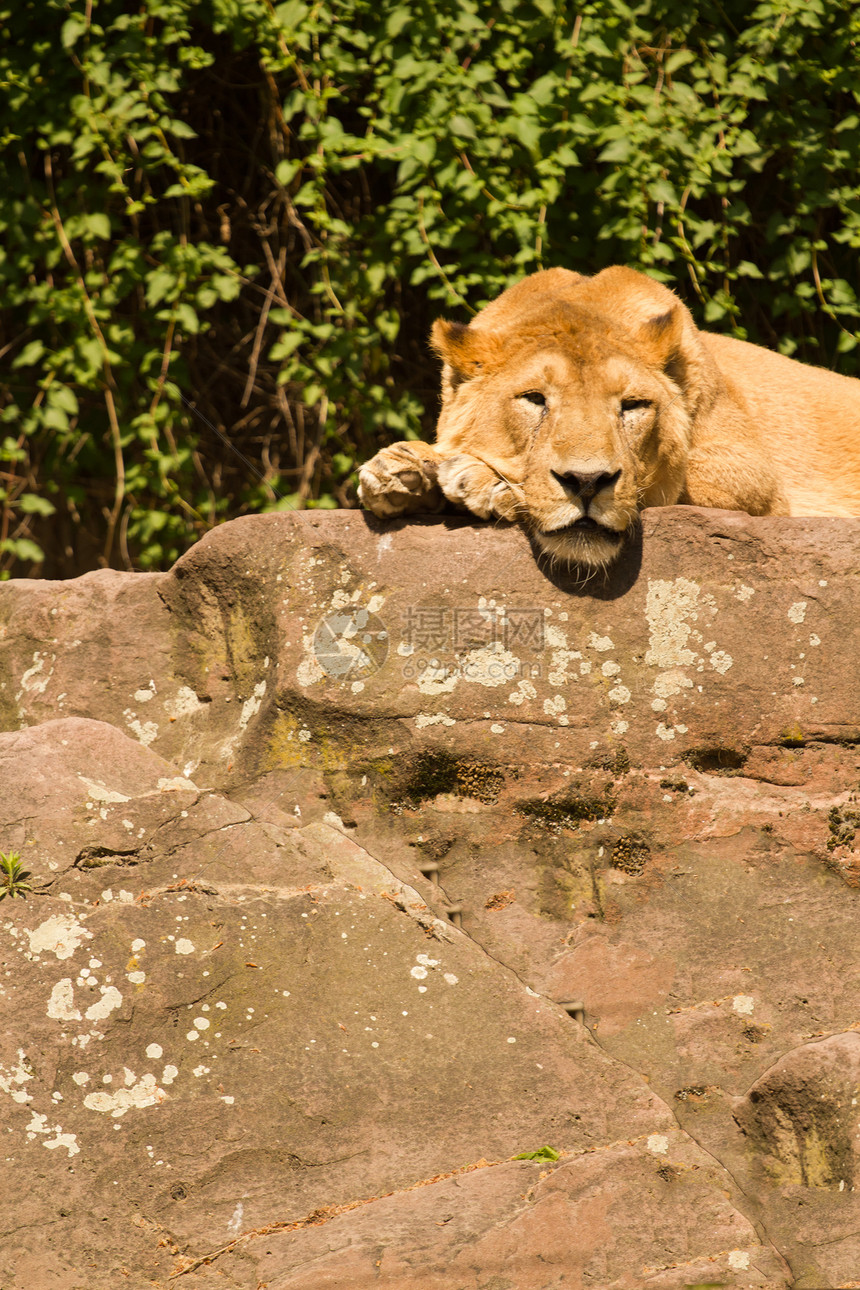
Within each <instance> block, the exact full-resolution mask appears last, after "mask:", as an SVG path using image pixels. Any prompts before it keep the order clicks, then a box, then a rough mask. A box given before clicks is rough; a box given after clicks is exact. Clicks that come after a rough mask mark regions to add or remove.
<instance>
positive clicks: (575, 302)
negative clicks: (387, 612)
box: [359, 267, 860, 567]
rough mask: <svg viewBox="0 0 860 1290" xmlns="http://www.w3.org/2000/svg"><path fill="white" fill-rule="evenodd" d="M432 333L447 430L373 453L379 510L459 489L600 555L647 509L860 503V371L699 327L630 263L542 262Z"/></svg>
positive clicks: (585, 557)
mask: <svg viewBox="0 0 860 1290" xmlns="http://www.w3.org/2000/svg"><path fill="white" fill-rule="evenodd" d="M432 344H433V347H434V348H435V349H436V351H437V352H438V353H439V355H440V356H441V358H442V360H443V372H442V411H441V415H440V417H439V423H438V426H437V430H436V442H435V444H433V445H430V444H424V443H414V442H406V443H400V444H394V445H393V446H392V447H390V448H384V449H382V451H381V452H379V453H377V454H376V456H375V457H374V458H373V459H372V460H371V461H370V462H368V463H367V464H366V465H365V466H363V467H362V469H361V474H360V479H361V483H360V487H359V496H360V499H361V501H362V504H363V505H365V506H366V507H368V508H369V509H370V510H372V511H374V512H375V513H376V514H377V515H381V516H391V515H400V514H405V513H408V512H412V511H417V510H428V509H438V508H439V507H441V506H442V505H444V500H445V498H447V499H448V500H450V501H453V502H456V503H458V504H460V505H462V506H464V507H466V508H467V509H468V510H470V511H472V512H473V513H474V514H476V515H478V516H480V517H481V518H483V519H488V518H490V517H491V516H498V517H501V518H505V519H516V520H519V521H520V522H521V523H523V524H524V525H525V526H526V527H527V529H528V530H529V532H530V533H531V535H532V537H533V539H534V541H535V543H536V545H537V546H538V547H539V548H540V549H541V550H542V551H544V552H546V553H548V554H549V555H551V556H553V557H555V558H558V559H560V560H563V561H566V562H572V563H577V564H583V565H586V566H592V567H595V566H600V565H605V564H607V563H609V562H610V561H611V560H612V559H614V557H615V556H616V555H617V554H618V551H619V550H620V549H621V546H622V543H623V538H624V535H625V534H626V533H627V532H628V531H629V530H630V528H631V527H632V526H633V525H634V524H635V522H636V516H637V514H638V512H639V510H640V509H641V507H643V506H669V505H672V504H673V503H676V502H681V503H688V504H691V505H695V506H716V507H724V508H727V509H730V510H743V511H748V512H749V513H750V514H751V515H834V516H852V515H856V516H860V381H858V380H854V379H852V378H849V377H845V376H837V375H836V374H835V373H833V372H828V371H825V370H823V369H821V368H813V367H807V366H804V365H803V364H801V363H797V362H794V361H793V360H792V359H788V358H784V357H782V356H781V355H779V354H773V353H771V352H770V351H769V350H765V349H761V348H759V347H758V346H755V345H748V344H746V343H745V342H743V341H738V340H732V339H730V338H728V337H725V336H712V335H708V334H707V333H704V332H700V331H698V330H697V329H696V326H695V324H694V323H693V319H692V317H691V316H690V313H689V312H688V310H687V309H686V308H685V307H684V305H682V304H681V302H680V301H679V300H678V298H677V297H676V296H675V295H674V294H673V293H672V292H671V291H670V290H669V289H668V288H667V287H664V286H662V285H661V284H660V283H658V282H655V281H653V280H652V279H651V278H648V277H646V276H645V275H644V274H641V273H637V272H635V271H634V270H633V269H625V268H619V267H616V268H611V269H604V270H603V272H602V273H598V274H597V275H596V277H593V278H587V277H584V276H582V275H581V274H578V273H571V272H569V271H568V270H566V269H548V270H546V271H544V272H542V273H535V274H533V275H532V276H531V277H530V278H525V279H524V280H523V281H522V282H518V283H517V284H516V286H514V287H511V288H510V289H509V290H508V291H505V292H504V293H503V294H502V295H501V296H499V298H498V299H497V300H494V301H493V302H492V303H491V304H489V305H487V307H486V308H485V309H484V310H482V311H481V313H479V314H478V315H477V317H476V318H474V319H473V321H472V322H471V323H470V324H469V326H468V327H464V326H461V325H459V324H456V323H447V322H444V321H442V320H440V321H438V322H437V323H436V324H435V325H434V327H433V332H432Z"/></svg>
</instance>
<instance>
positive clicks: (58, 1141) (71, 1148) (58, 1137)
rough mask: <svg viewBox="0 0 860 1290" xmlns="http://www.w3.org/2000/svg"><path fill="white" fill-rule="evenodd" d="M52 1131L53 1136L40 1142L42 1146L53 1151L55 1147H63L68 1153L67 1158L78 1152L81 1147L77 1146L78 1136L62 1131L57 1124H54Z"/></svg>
mask: <svg viewBox="0 0 860 1290" xmlns="http://www.w3.org/2000/svg"><path fill="white" fill-rule="evenodd" d="M53 1132H54V1137H53V1138H46V1139H45V1141H44V1142H43V1143H42V1146H43V1147H47V1149H48V1150H49V1151H55V1150H56V1148H57V1147H65V1148H66V1151H67V1152H68V1153H69V1158H71V1157H72V1156H77V1155H79V1154H80V1150H81V1149H80V1147H79V1146H78V1136H77V1134H76V1133H63V1131H62V1129H61V1128H60V1126H59V1124H55V1125H54V1130H53Z"/></svg>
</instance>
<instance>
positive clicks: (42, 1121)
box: [0, 508, 860, 1290]
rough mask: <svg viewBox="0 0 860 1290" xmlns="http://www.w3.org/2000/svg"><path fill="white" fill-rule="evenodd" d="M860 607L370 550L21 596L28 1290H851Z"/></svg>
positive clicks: (11, 734) (21, 1172)
mask: <svg viewBox="0 0 860 1290" xmlns="http://www.w3.org/2000/svg"><path fill="white" fill-rule="evenodd" d="M858 571H860V530H858V528H857V526H856V524H854V523H852V522H850V521H836V520H808V521H798V520H791V521H788V520H772V519H767V520H764V519H750V518H749V517H747V516H743V515H737V514H730V513H723V512H715V511H697V510H694V509H691V508H670V509H665V510H660V511H653V512H646V513H645V517H644V524H643V535H642V542H641V546H637V547H634V548H633V549H631V550H630V551H629V552H628V553H627V555H626V556H625V558H624V560H623V562H622V563H620V564H619V566H618V567H617V568H616V569H615V570H614V571H613V573H612V575H611V577H610V579H609V580H608V581H606V582H594V581H590V582H588V583H585V584H578V583H576V582H575V581H574V580H571V579H569V578H565V577H564V576H562V575H560V574H556V573H553V572H552V571H547V570H545V569H543V568H541V567H539V566H538V565H537V564H536V562H535V560H534V557H533V554H532V552H531V550H530V548H529V546H528V543H527V542H526V540H525V538H524V537H523V536H522V534H521V533H520V532H519V531H518V530H516V529H511V528H504V527H502V528H499V527H491V526H489V525H473V524H471V523H470V522H466V521H461V520H459V519H452V518H450V517H444V518H441V519H434V520H432V521H416V522H413V523H409V524H406V523H402V522H395V523H390V524H381V523H379V522H378V521H375V520H373V519H370V518H368V517H366V516H363V515H360V514H358V513H356V512H344V513H333V514H331V513H330V514H322V513H305V514H293V515H288V514H278V515H270V516H264V517H255V518H249V519H246V520H240V521H236V522H234V523H232V524H229V525H225V526H223V527H221V528H219V529H216V530H214V531H213V532H212V533H211V534H209V535H208V536H207V538H206V539H204V541H202V542H201V543H199V544H198V546H196V547H195V548H193V550H191V551H190V552H189V553H188V554H187V555H186V556H185V557H183V559H182V560H180V561H179V563H178V564H177V565H176V567H175V568H174V570H173V571H171V573H169V574H165V575H124V574H117V573H113V572H104V573H99V574H90V575H87V576H86V577H85V578H81V579H77V580H75V581H73V582H68V583H45V582H41V583H40V582H21V583H5V584H0V721H2V727H3V729H5V731H6V733H0V768H2V773H3V776H4V782H5V785H6V788H5V789H4V793H3V796H2V809H0V850H3V851H6V852H8V851H10V850H14V851H19V852H20V853H21V855H22V857H23V859H24V860H25V862H26V865H27V868H28V869H31V870H32V871H33V874H34V877H33V879H31V882H32V883H33V886H34V891H33V892H32V893H31V894H30V895H29V896H28V897H27V898H26V899H18V900H5V901H4V902H3V905H2V909H0V944H2V945H3V948H4V960H5V968H4V971H5V976H4V978H3V982H2V985H3V990H4V993H3V994H2V995H0V1008H2V1011H3V1017H4V1028H3V1033H4V1034H5V1036H6V1039H5V1041H4V1044H3V1047H2V1049H0V1100H2V1102H3V1104H4V1110H5V1115H4V1122H5V1125H6V1133H5V1135H4V1136H5V1137H6V1152H5V1159H4V1161H3V1162H2V1171H3V1181H4V1186H5V1194H6V1195H7V1196H9V1197H15V1198H16V1200H15V1205H14V1214H13V1213H11V1212H9V1213H7V1226H6V1236H5V1240H4V1243H3V1250H2V1253H0V1271H2V1273H3V1277H4V1278H5V1280H3V1281H2V1284H3V1286H4V1290H6V1287H7V1283H8V1290H24V1287H26V1290H31V1287H33V1286H38V1287H40V1290H41V1287H43V1286H44V1287H45V1290H72V1288H73V1287H83V1286H85V1287H87V1290H103V1288H104V1290H107V1287H110V1288H111V1290H114V1287H115V1286H116V1285H117V1284H131V1285H138V1284H139V1285H141V1286H142V1285H152V1286H167V1285H168V1284H170V1285H174V1284H176V1285H178V1286H187V1287H189V1290H192V1288H194V1287H197V1288H199V1290H209V1287H215V1286H216V1285H217V1286H233V1287H236V1288H237V1290H239V1288H241V1290H245V1287H248V1288H249V1290H255V1288H256V1287H257V1286H258V1285H260V1284H267V1285H268V1286H269V1287H271V1288H272V1290H275V1288H277V1290H287V1288H288V1287H289V1290H295V1288H298V1287H305V1286H307V1287H314V1290H316V1287H326V1286H328V1287H336V1286H337V1287H340V1286H344V1287H346V1286H349V1287H363V1286H365V1285H366V1286H368V1287H370V1286H371V1285H373V1286H376V1285H388V1286H391V1287H392V1288H394V1287H397V1290H400V1288H401V1287H403V1288H408V1287H415V1290H418V1288H419V1287H421V1290H424V1288H425V1287H428V1288H429V1290H449V1288H450V1290H455V1288H459V1287H474V1288H475V1290H478V1288H479V1287H481V1290H486V1287H489V1286H492V1287H493V1288H494V1290H503V1287H506V1286H510V1287H517V1288H519V1287H520V1286H528V1287H529V1288H530V1290H531V1287H535V1290H538V1288H542V1287H550V1286H552V1287H556V1286H570V1287H580V1286H581V1287H595V1288H597V1287H600V1288H601V1290H604V1288H615V1290H627V1288H628V1287H630V1288H631V1290H632V1288H633V1287H638V1286H641V1285H649V1286H653V1287H658V1288H659V1290H680V1288H681V1287H683V1286H690V1285H696V1284H701V1283H709V1282H710V1283H714V1282H718V1283H721V1284H724V1285H731V1286H737V1287H741V1286H762V1287H764V1286H767V1287H779V1286H789V1285H791V1286H797V1287H798V1290H820V1287H823V1286H827V1285H834V1286H835V1285H841V1286H849V1285H851V1284H852V1279H853V1280H854V1281H855V1282H857V1283H858V1284H860V1282H858V1276H857V1268H858V1267H860V1249H858V1247H857V1237H856V1232H857V1230H858V1228H860V1223H859V1222H858V1218H860V1214H858V1209H857V1203H856V1193H855V1191H854V1187H855V1185H856V1164H855V1157H856V1150H855V1142H856V1138H857V1133H858V1129H860V1125H858V1111H857V1105H856V1102H857V1098H858V1097H860V1091H858V1083H860V1073H858V1072H860V1058H858V1055H857V1051H856V1048H857V1044H858V1043H860V1040H858V1039H857V1033H856V1032H857V1029H858V1027H860V1015H858V998H860V992H858V979H860V961H858V959H859V958H860V956H858V952H857V949H856V944H855V943H856V934H855V928H856V920H857V912H858V911H857V900H858V893H857V886H858V882H860V845H858V841H860V839H859V838H858V829H860V800H858V785H860V754H858V741H860V685H858V681H860V662H858V659H860V650H858V648H857V647H858V644H860V641H858V627H857V623H858V621H860V613H858V610H860V604H858V600H860V591H858V585H860V584H858V579H857V574H858ZM565 1004H567V1005H568V1007H569V1011H570V1012H571V1013H573V1012H574V1011H575V1010H574V1005H575V1004H576V1005H580V1006H581V1009H582V1011H581V1012H580V1011H578V1010H576V1015H568V1010H566V1009H565V1007H564V1005H565ZM580 1016H584V1024H582V1022H581V1021H580V1020H578V1019H577V1018H578V1017H580ZM855 1068H856V1069H855ZM544 1145H547V1146H550V1147H552V1148H553V1152H552V1153H550V1156H552V1157H555V1158H549V1157H545V1158H538V1159H536V1160H533V1161H528V1160H520V1161H516V1160H512V1159H511V1158H512V1157H514V1156H517V1155H519V1154H520V1153H523V1152H526V1153H528V1152H535V1151H537V1150H538V1149H539V1148H541V1147H543V1146H544ZM171 1278H173V1279H171Z"/></svg>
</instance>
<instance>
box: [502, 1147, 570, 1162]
mask: <svg viewBox="0 0 860 1290" xmlns="http://www.w3.org/2000/svg"><path fill="white" fill-rule="evenodd" d="M512 1158H513V1159H514V1160H561V1153H560V1152H558V1151H556V1149H555V1147H538V1149H537V1151H521V1152H520V1154H519V1155H518V1156H513V1157H512Z"/></svg>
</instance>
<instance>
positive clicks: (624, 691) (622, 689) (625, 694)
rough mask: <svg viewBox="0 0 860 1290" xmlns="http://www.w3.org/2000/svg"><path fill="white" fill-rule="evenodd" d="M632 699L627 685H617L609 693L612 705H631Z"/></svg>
mask: <svg viewBox="0 0 860 1290" xmlns="http://www.w3.org/2000/svg"><path fill="white" fill-rule="evenodd" d="M631 697H632V696H631V694H630V691H629V690H628V688H627V686H626V685H615V686H613V687H612V689H611V690H610V691H609V702H610V703H629V702H630V699H631Z"/></svg>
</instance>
